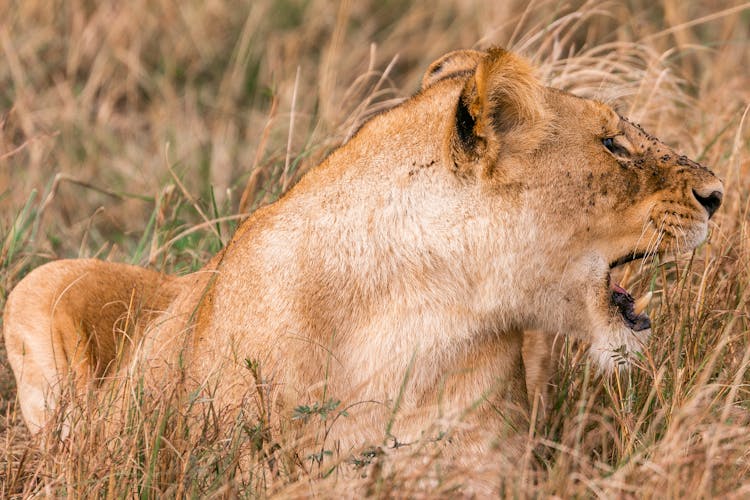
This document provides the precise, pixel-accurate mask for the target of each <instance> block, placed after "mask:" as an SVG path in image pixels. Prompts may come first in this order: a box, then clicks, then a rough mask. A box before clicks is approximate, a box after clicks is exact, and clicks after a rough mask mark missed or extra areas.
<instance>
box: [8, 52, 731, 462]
mask: <svg viewBox="0 0 750 500" xmlns="http://www.w3.org/2000/svg"><path fill="white" fill-rule="evenodd" d="M721 199H722V184H721V182H720V181H719V179H717V178H716V177H715V176H714V174H713V173H712V172H711V171H710V170H708V169H707V168H705V167H703V166H701V165H699V164H697V163H695V162H693V161H691V160H689V159H687V158H686V157H684V156H681V155H679V154H678V153H675V152H674V151H673V150H672V149H671V148H669V147H668V146H666V145H665V144H663V143H661V142H659V141H658V140H657V139H656V138H654V137H652V136H650V135H649V134H647V133H646V132H644V131H643V130H642V129H641V128H640V127H639V126H637V125H635V124H633V123H631V122H629V121H628V120H627V119H625V118H622V117H621V116H619V115H618V114H617V113H615V112H614V111H613V110H612V109H611V108H610V107H609V106H607V105H605V104H603V103H601V102H597V101H593V100H587V99H583V98H580V97H576V96H574V95H571V94H568V93H566V92H563V91H560V90H556V89H553V88H547V87H544V86H543V85H541V84H540V83H539V82H538V81H537V80H536V79H535V77H534V76H533V71H532V69H531V68H530V67H529V65H528V63H527V62H525V61H524V60H523V59H521V58H520V57H518V56H516V55H514V54H512V53H509V52H507V51H506V50H503V49H500V48H493V49H490V50H487V51H483V52H479V51H458V52H452V53H450V54H448V55H446V56H444V57H443V58H441V59H439V60H438V61H436V62H435V63H433V64H432V66H431V67H430V68H429V69H428V71H427V73H426V74H425V77H424V81H423V89H422V90H421V91H420V92H418V93H417V94H416V95H415V96H413V97H412V98H411V99H409V100H407V101H405V102H404V103H402V104H401V105H399V106H397V107H395V108H393V109H391V110H389V111H387V112H384V113H382V114H380V115H378V116H376V117H374V118H373V119H371V120H370V121H369V122H367V123H366V124H364V125H363V126H362V127H361V129H360V130H359V131H358V132H357V134H356V135H355V136H354V137H353V138H352V139H351V140H349V141H348V142H347V143H345V144H344V145H342V146H341V147H340V148H339V149H337V150H336V151H334V152H333V153H332V154H331V155H330V156H329V157H328V158H327V159H325V160H324V161H323V162H322V163H321V164H320V165H318V166H317V167H316V168H313V169H312V170H311V171H310V172H309V173H307V174H306V175H305V176H304V177H303V178H302V179H301V180H300V181H299V183H298V184H297V185H296V186H294V187H293V188H292V189H290V190H289V192H288V193H287V194H286V195H284V196H283V197H282V198H281V199H280V200H279V201H277V202H276V203H273V204H272V205H269V206H266V207H264V208H261V209H259V210H257V211H256V212H255V213H254V214H253V215H252V216H251V217H249V219H248V220H247V221H245V222H244V223H243V224H242V225H241V226H240V227H239V229H238V230H237V232H236V234H235V235H234V236H233V238H232V240H231V241H230V243H229V244H228V245H227V247H226V248H225V249H224V250H223V251H222V252H220V253H219V254H218V255H216V256H215V257H214V258H213V259H212V260H211V261H210V262H209V263H208V264H207V265H206V267H205V268H203V269H202V270H201V271H199V272H196V273H193V274H190V275H187V276H181V277H174V276H166V275H164V274H160V273H158V272H154V271H151V270H147V269H141V268H138V267H133V266H129V265H124V264H115V263H109V262H102V261H97V260H61V261H56V262H51V263H49V264H46V265H44V266H42V267H40V268H38V269H36V270H35V271H33V272H31V273H30V274H29V275H28V276H27V277H26V278H25V279H24V280H23V281H22V282H21V283H19V284H18V286H17V287H16V288H15V290H14V291H13V292H12V293H11V294H10V296H9V298H8V301H7V305H6V308H5V328H4V333H5V340H6V343H7V351H8V358H9V360H10V363H11V365H12V367H13V370H14V372H15V376H16V379H17V382H18V398H19V402H20V406H21V410H22V412H23V416H24V418H25V421H26V423H27V425H28V426H29V428H30V429H32V430H37V429H40V428H42V427H44V426H45V424H46V423H47V422H48V420H49V418H50V415H51V411H52V410H53V409H54V408H55V402H56V398H57V397H59V394H60V391H61V389H60V386H61V385H62V382H63V381H64V380H67V377H68V376H69V375H73V377H74V380H75V382H76V384H77V385H78V386H85V385H86V384H98V383H102V382H100V380H101V379H102V377H104V376H105V375H106V376H108V377H109V376H114V375H116V374H117V373H122V372H127V371H128V370H134V369H135V367H139V369H142V370H144V373H145V382H144V383H145V387H146V391H147V392H148V391H149V390H150V391H152V392H154V393H158V392H159V390H160V389H161V386H163V384H165V381H168V380H172V379H176V378H182V380H184V381H185V384H186V386H187V387H190V390H191V391H193V394H194V393H195V391H203V393H204V395H206V396H207V398H210V399H211V400H212V401H213V402H214V404H217V405H220V406H222V407H228V406H232V405H234V407H235V408H236V407H238V406H240V405H241V404H242V402H243V398H245V397H246V395H247V394H248V393H249V392H252V391H255V390H256V388H257V387H256V386H257V384H264V387H265V388H266V389H267V390H268V393H269V401H272V402H273V405H274V408H275V409H276V410H278V411H277V412H276V413H277V414H278V415H281V416H282V417H284V416H286V417H287V418H288V417H289V416H290V414H291V409H292V408H294V406H296V405H299V404H305V403H310V402H313V401H322V400H323V399H324V398H336V399H338V400H341V401H342V402H343V406H347V407H348V408H349V409H348V410H347V411H348V414H349V416H348V417H346V418H342V419H339V421H338V422H337V423H336V424H335V425H334V426H333V428H332V429H331V434H330V435H329V439H331V440H335V441H336V442H337V443H338V445H339V447H340V449H348V447H351V446H355V445H359V444H361V443H365V442H372V441H380V440H382V438H383V435H384V433H385V432H386V429H387V430H388V432H389V433H390V434H391V435H392V436H393V437H394V438H396V439H397V440H398V441H399V442H409V441H412V440H415V439H419V438H420V436H423V434H422V433H423V432H424V431H425V429H428V428H429V427H430V425H431V424H433V423H435V422H436V421H439V422H448V421H451V418H453V417H460V418H461V419H462V422H463V423H462V425H461V427H460V429H461V431H460V432H457V433H456V434H455V435H454V436H453V439H452V446H454V447H458V449H461V450H464V451H465V450H466V449H467V448H471V449H473V450H482V449H483V448H484V447H485V446H486V443H487V442H488V439H487V437H488V436H489V435H495V436H496V435H498V433H500V432H502V429H504V428H508V426H510V427H511V428H516V429H517V426H518V425H520V426H523V425H525V420H524V419H525V418H526V417H525V416H524V411H523V409H524V408H525V407H526V406H527V399H526V398H527V396H526V387H525V381H524V363H523V359H522V353H521V346H522V341H523V336H522V331H523V330H524V329H540V330H543V331H544V332H549V335H554V334H556V333H562V334H565V335H570V336H573V337H574V338H577V339H582V340H584V341H586V342H588V343H590V345H591V348H590V352H591V355H592V356H593V357H594V358H595V359H596V361H597V362H598V363H599V364H600V365H601V366H602V367H603V368H604V369H608V368H609V367H610V366H611V365H612V364H613V361H612V359H613V355H614V353H615V352H619V353H624V352H627V351H635V350H638V349H640V348H642V346H643V343H644V342H645V340H646V339H647V337H648V335H649V332H650V322H649V318H648V316H647V315H645V314H642V313H640V312H639V311H636V310H634V306H633V299H632V297H631V296H630V295H629V294H628V292H627V291H625V290H624V289H623V288H622V287H620V286H619V285H617V284H615V283H613V282H612V280H611V279H610V271H611V270H612V269H613V268H614V267H616V266H620V265H622V264H624V263H626V262H629V261H631V260H634V259H638V258H642V257H644V256H650V255H654V254H657V253H661V252H665V251H686V250H690V249H692V248H694V247H695V246H696V245H698V244H699V243H700V242H702V241H703V240H704V239H705V237H706V235H707V227H708V220H709V218H710V217H711V216H712V215H713V213H714V212H715V211H716V209H717V208H718V207H719V205H720V203H721ZM248 366H250V367H253V366H254V367H256V368H255V369H248ZM257 367H261V368H260V369H262V373H263V376H262V379H263V380H255V378H256V377H258V371H259V369H258V368H257ZM355 403H360V404H355ZM514 408H515V409H520V411H518V412H515V411H513V409H514Z"/></svg>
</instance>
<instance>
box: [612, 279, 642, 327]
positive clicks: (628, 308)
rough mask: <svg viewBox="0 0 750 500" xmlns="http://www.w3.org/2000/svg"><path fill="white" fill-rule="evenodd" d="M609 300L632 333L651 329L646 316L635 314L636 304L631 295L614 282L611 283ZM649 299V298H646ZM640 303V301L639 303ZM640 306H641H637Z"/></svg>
mask: <svg viewBox="0 0 750 500" xmlns="http://www.w3.org/2000/svg"><path fill="white" fill-rule="evenodd" d="M609 287H610V290H611V292H612V293H611V300H612V303H613V304H614V305H615V306H616V307H617V309H618V310H619V311H620V315H621V316H622V317H623V319H624V320H625V323H626V324H627V325H628V326H629V327H630V328H631V329H633V330H634V331H636V332H640V331H641V330H647V329H648V328H651V320H650V319H649V317H648V315H647V314H638V313H637V312H636V303H635V300H634V299H633V297H632V295H630V294H629V293H628V291H627V290H625V289H624V288H623V287H621V286H620V285H618V284H617V283H615V282H611V283H610V285H609ZM648 298H650V297H648ZM639 302H640V301H639ZM638 305H639V306H641V304H638ZM638 309H641V310H642V309H645V306H642V307H638Z"/></svg>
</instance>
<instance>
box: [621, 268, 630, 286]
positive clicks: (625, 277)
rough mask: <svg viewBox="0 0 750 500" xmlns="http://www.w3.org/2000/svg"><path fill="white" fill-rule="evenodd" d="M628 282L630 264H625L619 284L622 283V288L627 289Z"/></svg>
mask: <svg viewBox="0 0 750 500" xmlns="http://www.w3.org/2000/svg"><path fill="white" fill-rule="evenodd" d="M629 282H630V264H627V265H626V266H625V271H623V273H622V277H621V278H620V283H622V286H623V288H627V287H628V283H629Z"/></svg>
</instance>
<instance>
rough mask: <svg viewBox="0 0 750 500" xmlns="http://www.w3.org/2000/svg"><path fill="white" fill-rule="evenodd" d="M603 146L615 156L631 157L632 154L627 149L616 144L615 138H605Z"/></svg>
mask: <svg viewBox="0 0 750 500" xmlns="http://www.w3.org/2000/svg"><path fill="white" fill-rule="evenodd" d="M602 144H603V145H604V147H605V148H607V151H609V152H610V153H612V154H613V155H615V156H625V157H627V156H630V152H629V151H628V150H627V149H626V148H624V147H622V146H620V145H619V144H617V143H616V142H615V138H614V137H605V138H603V139H602Z"/></svg>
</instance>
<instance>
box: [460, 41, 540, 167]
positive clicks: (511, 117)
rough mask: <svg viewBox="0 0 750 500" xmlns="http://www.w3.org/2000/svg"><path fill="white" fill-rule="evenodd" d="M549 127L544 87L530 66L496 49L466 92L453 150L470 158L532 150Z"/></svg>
mask: <svg viewBox="0 0 750 500" xmlns="http://www.w3.org/2000/svg"><path fill="white" fill-rule="evenodd" d="M546 122H547V120H546V107H545V103H544V88H543V87H542V85H541V84H540V83H539V82H538V80H537V79H536V78H535V77H534V75H533V70H532V68H531V66H530V65H529V63H527V62H526V61H525V60H524V59H522V58H521V57H518V56H516V55H514V54H512V53H510V52H508V51H506V50H504V49H500V48H493V49H490V50H489V51H488V52H487V54H486V55H485V56H484V57H482V59H481V60H480V61H479V63H478V64H477V67H476V70H475V71H474V75H473V78H469V79H468V80H467V82H466V84H465V85H464V88H463V90H462V92H461V96H460V98H459V100H458V104H457V106H456V118H455V134H454V142H456V144H454V146H455V148H454V149H457V150H459V151H461V152H463V153H464V154H465V155H468V158H467V159H470V158H472V157H474V158H476V157H488V156H490V157H492V156H496V155H498V154H503V153H513V152H519V151H529V150H531V149H533V148H535V147H536V144H538V142H539V140H540V139H541V135H542V134H543V131H544V128H545V124H546Z"/></svg>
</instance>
